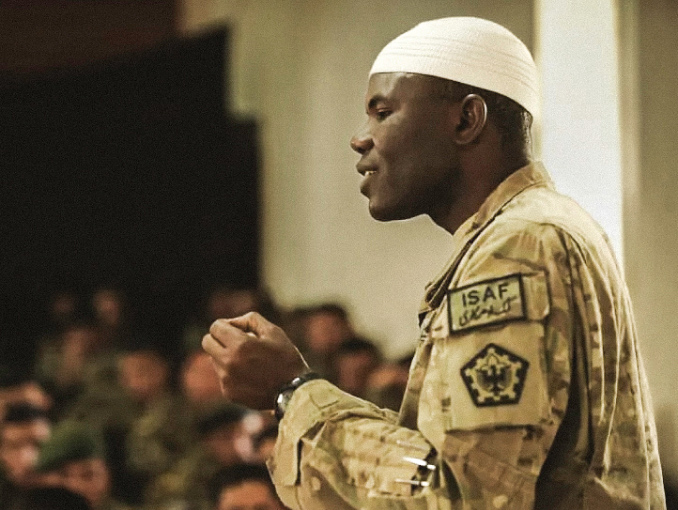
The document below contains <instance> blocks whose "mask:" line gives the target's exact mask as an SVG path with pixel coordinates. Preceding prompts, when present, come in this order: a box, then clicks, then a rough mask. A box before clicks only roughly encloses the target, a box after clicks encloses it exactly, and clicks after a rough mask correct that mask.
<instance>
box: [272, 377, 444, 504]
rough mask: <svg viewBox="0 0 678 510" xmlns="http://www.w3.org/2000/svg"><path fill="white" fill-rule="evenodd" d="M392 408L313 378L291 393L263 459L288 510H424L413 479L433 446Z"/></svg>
mask: <svg viewBox="0 0 678 510" xmlns="http://www.w3.org/2000/svg"><path fill="white" fill-rule="evenodd" d="M395 418H396V415H395V413H393V412H392V411H388V410H383V409H379V408H378V407H376V406H375V405H373V404H371V403H369V402H367V401H364V400H360V399H358V398H356V397H353V396H351V395H349V394H347V393H344V392H343V391H341V390H339V389H338V388H337V387H336V386H333V385H332V384H330V383H328V382H326V381H322V380H316V381H311V382H308V383H306V384H305V385H304V386H302V387H301V388H300V389H299V390H297V391H296V392H295V394H294V395H293V397H292V401H291V402H290V405H289V407H288V409H287V412H286V414H285V417H284V418H283V420H282V422H281V423H280V429H279V436H278V441H277V443H276V450H275V454H274V455H273V458H272V460H271V461H269V469H270V471H271V474H272V476H273V480H274V482H275V485H276V489H277V491H278V494H279V495H280V497H281V499H282V501H283V502H284V503H285V505H286V506H288V507H289V508H291V509H294V510H297V509H312V508H327V509H353V508H356V509H357V508H370V509H377V508H384V509H386V508H389V509H399V508H402V509H405V508H408V509H410V508H411V509H419V508H421V509H425V508H428V507H427V502H426V501H427V498H426V495H425V494H421V493H420V494H419V495H418V496H413V490H412V489H413V485H412V483H411V482H412V480H414V479H415V478H416V477H417V474H418V472H419V471H422V468H423V471H424V472H426V471H427V470H426V466H425V465H424V466H421V464H422V463H424V464H426V461H425V459H427V457H430V453H431V450H432V448H431V445H430V444H429V443H428V441H426V439H425V438H424V437H423V436H422V435H421V433H419V432H417V431H415V430H411V429H407V428H404V427H400V426H398V425H396V423H395Z"/></svg>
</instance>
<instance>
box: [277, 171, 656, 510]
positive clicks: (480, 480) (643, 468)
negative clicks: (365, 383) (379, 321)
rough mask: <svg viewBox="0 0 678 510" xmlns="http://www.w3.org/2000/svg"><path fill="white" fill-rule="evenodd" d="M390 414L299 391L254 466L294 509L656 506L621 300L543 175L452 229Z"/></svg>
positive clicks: (632, 340)
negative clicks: (264, 467) (267, 472)
mask: <svg viewBox="0 0 678 510" xmlns="http://www.w3.org/2000/svg"><path fill="white" fill-rule="evenodd" d="M454 241H455V251H454V253H453V255H452V257H451V260H450V262H449V263H448V265H447V267H446V268H445V269H444V270H443V272H442V273H441V275H440V277H439V278H437V279H436V280H435V281H434V282H433V283H431V284H430V285H429V286H428V288H427V292H426V296H425V299H424V302H423V304H422V308H421V313H420V325H421V335H420V339H419V343H418V346H417V352H416V355H415V358H414V360H413V363H412V366H411V369H410V378H409V383H408V388H407V391H406V394H405V398H404V400H403V404H402V407H401V409H400V413H399V415H395V414H394V413H390V412H388V411H385V410H381V409H378V408H376V407H375V406H373V405H371V404H369V403H367V402H364V401H361V400H359V399H356V398H354V397H351V396H349V395H347V394H345V393H342V392H341V391H339V390H338V389H337V388H335V387H334V386H332V385H331V384H329V383H327V382H325V381H322V380H315V381H310V382H308V383H306V384H305V385H303V386H302V387H301V388H299V389H298V390H297V391H296V392H295V394H294V395H293V397H292V400H291V402H290V406H289V407H288V410H287V413H286V415H285V417H284V418H283V420H282V422H281V424H280V433H279V439H278V442H277V444H276V451H275V455H274V457H273V459H272V460H271V461H270V463H269V468H270V469H271V473H272V475H273V478H274V481H275V483H276V487H277V489H278V491H279V494H280V496H281V497H282V499H283V501H284V502H285V504H286V505H287V506H289V507H290V508H293V509H315V508H326V509H340V508H342V509H343V508H361V509H381V508H384V509H385V508H389V509H398V508H402V509H406V508H407V509H530V508H539V509H541V508H549V509H568V510H572V509H608V510H609V509H618V508H624V509H653V510H663V509H664V508H665V502H664V493H663V484H662V478H661V471H660V466H659V458H658V454H657V441H656V432H655V425H654V416H653V410H652V405H651V401H650V397H649V392H648V387H647V381H646V377H645V373H644V370H643V366H642V361H641V358H640V355H639V352H638V344H637V339H636V332H635V326H634V321H633V317H632V312H631V305H630V300H629V296H628V291H627V289H626V286H625V284H624V281H623V278H622V274H621V271H620V270H619V268H618V266H617V263H616V261H615V259H614V255H613V253H612V250H611V248H610V246H609V242H608V240H607V238H606V236H605V234H604V233H603V232H602V230H601V229H600V227H599V226H598V225H597V224H596V223H595V222H594V221H593V220H592V219H591V218H590V217H589V216H588V215H587V214H586V213H585V212H584V211H583V210H582V209H581V208H580V207H579V206H578V205H577V204H576V203H574V202H573V201H572V200H570V199H568V198H566V197H563V196H562V195H559V194H558V193H556V192H555V191H554V189H553V185H552V183H551V181H550V179H549V177H548V174H547V173H546V171H545V170H544V168H543V167H542V166H541V164H538V163H534V164H531V165H528V166H527V167H525V168H522V169H520V170H518V171H516V172H515V173H513V174H512V175H511V176H509V177H508V178H507V179H506V180H505V181H504V182H503V183H502V184H500V185H499V186H498V187H497V188H496V189H495V190H494V191H493V192H492V194H491V195H490V196H489V197H488V198H487V199H486V201H485V202H484V203H483V205H482V206H481V208H480V209H479V210H478V211H477V212H476V214H474V215H473V216H472V217H471V218H469V219H468V220H467V221H466V222H465V223H464V224H463V225H461V227H460V228H459V229H458V230H457V231H456V232H455V234H454Z"/></svg>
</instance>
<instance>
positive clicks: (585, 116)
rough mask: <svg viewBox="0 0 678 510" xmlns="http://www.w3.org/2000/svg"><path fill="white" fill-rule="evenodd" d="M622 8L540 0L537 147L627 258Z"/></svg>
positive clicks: (586, 0)
mask: <svg viewBox="0 0 678 510" xmlns="http://www.w3.org/2000/svg"><path fill="white" fill-rule="evenodd" d="M616 13H617V9H616V2H615V1H614V0H595V1H591V0H536V2H535V16H536V23H535V27H536V34H535V35H536V37H535V42H536V51H535V57H536V59H537V64H538V65H539V68H540V70H541V74H542V114H541V118H540V119H538V121H537V126H538V128H541V129H540V131H539V135H538V142H539V143H538V147H537V149H538V150H537V152H538V153H539V152H540V153H541V159H542V160H543V161H544V163H545V165H546V168H547V169H548V170H549V172H550V173H551V175H552V177H553V179H554V181H555V183H556V186H557V188H558V190H559V191H561V192H562V193H565V194H566V195H569V196H571V197H573V198H574V199H575V200H576V201H577V202H579V203H580V204H581V205H582V206H583V207H584V208H585V209H586V210H587V211H588V212H589V213H591V215H593V217H594V218H595V219H596V220H597V221H598V222H599V223H600V224H601V225H602V226H603V228H604V229H605V231H606V232H607V234H608V235H609V237H610V239H611V241H612V244H613V246H614V248H615V251H616V253H617V256H618V257H619V258H620V259H621V257H622V164H621V159H622V157H621V143H620V125H619V124H620V122H619V121H620V114H619V104H618V101H619V99H618V98H619V79H618V74H619V73H618V49H617V41H618V37H617V14H616Z"/></svg>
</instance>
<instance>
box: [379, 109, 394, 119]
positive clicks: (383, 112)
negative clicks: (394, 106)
mask: <svg viewBox="0 0 678 510" xmlns="http://www.w3.org/2000/svg"><path fill="white" fill-rule="evenodd" d="M389 115H391V110H377V113H376V114H375V117H376V118H377V120H384V119H385V118H386V117H388V116H389Z"/></svg>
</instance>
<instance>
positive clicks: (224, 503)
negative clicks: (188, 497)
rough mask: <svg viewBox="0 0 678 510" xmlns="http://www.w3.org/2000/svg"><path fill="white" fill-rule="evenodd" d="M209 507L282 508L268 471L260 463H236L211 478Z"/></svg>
mask: <svg viewBox="0 0 678 510" xmlns="http://www.w3.org/2000/svg"><path fill="white" fill-rule="evenodd" d="M210 485H211V491H210V492H211V506H210V510H285V508H286V507H285V506H283V504H282V502H281V501H280V499H278V495H277V494H276V492H275V487H274V486H273V482H272V481H271V479H270V476H269V474H268V471H267V470H266V468H265V467H263V466H261V465H252V464H236V465H233V466H230V467H228V468H225V469H223V470H221V471H219V472H218V473H216V475H215V476H214V478H213V479H212V481H211V484H210Z"/></svg>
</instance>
